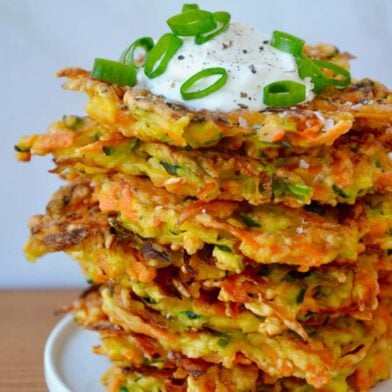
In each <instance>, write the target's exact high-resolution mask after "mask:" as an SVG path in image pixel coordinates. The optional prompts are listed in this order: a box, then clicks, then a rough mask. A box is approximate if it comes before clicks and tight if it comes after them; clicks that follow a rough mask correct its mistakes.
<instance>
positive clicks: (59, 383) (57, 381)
mask: <svg viewBox="0 0 392 392" xmlns="http://www.w3.org/2000/svg"><path fill="white" fill-rule="evenodd" d="M74 329H75V321H74V320H73V318H72V316H71V315H69V314H68V315H66V316H65V317H64V318H63V319H62V320H61V321H60V322H59V323H57V325H56V326H55V327H54V328H53V330H52V332H51V333H50V335H49V337H48V339H47V341H46V344H45V350H44V371H45V381H46V384H47V387H48V389H49V391H56V392H72V391H71V390H70V389H69V388H68V387H67V385H66V384H65V382H64V380H63V379H62V377H61V375H60V374H59V372H58V369H59V366H57V363H58V359H57V358H58V352H59V350H60V349H61V346H62V344H63V341H64V340H66V339H67V337H68V336H69V335H71V334H72V331H74Z"/></svg>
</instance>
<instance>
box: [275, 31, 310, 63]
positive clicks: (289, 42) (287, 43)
mask: <svg viewBox="0 0 392 392" xmlns="http://www.w3.org/2000/svg"><path fill="white" fill-rule="evenodd" d="M304 45H305V41H304V40H303V39H301V38H298V37H296V36H295V35H291V34H289V33H285V32H284V31H277V30H275V31H274V32H273V33H272V39H271V46H273V47H274V48H276V49H279V50H282V51H283V52H287V53H290V54H292V55H293V56H294V57H300V56H301V55H302V49H303V47H304Z"/></svg>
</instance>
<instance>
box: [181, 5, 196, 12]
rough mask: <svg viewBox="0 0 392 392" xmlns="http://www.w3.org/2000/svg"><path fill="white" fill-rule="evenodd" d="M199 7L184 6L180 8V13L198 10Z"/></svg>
mask: <svg viewBox="0 0 392 392" xmlns="http://www.w3.org/2000/svg"><path fill="white" fill-rule="evenodd" d="M198 9H199V6H198V5H197V4H196V3H192V4H184V5H183V6H182V12H186V11H190V10H198Z"/></svg>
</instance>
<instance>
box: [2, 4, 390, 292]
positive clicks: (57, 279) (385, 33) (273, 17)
mask: <svg viewBox="0 0 392 392" xmlns="http://www.w3.org/2000/svg"><path fill="white" fill-rule="evenodd" d="M189 2H191V1H189ZM182 3H183V1H177V0H170V1H163V0H127V1H125V0H122V1H120V0H118V1H107V0H106V1H105V0H84V1H81V0H79V1H76V0H68V1H66V0H63V1H53V0H52V1H49V0H48V1H44V0H36V1H32V0H30V1H28V0H18V1H15V0H0V78H1V83H0V124H1V128H2V129H1V137H2V141H1V144H0V148H1V150H0V151H1V154H0V160H1V164H0V168H1V169H0V170H1V183H0V184H1V192H0V217H1V218H0V219H1V221H0V250H1V251H0V252H1V253H0V288H8V287H66V286H80V285H82V284H84V280H83V279H82V275H81V273H80V271H79V268H78V266H77V265H76V263H75V262H72V261H70V259H69V258H68V257H67V256H65V255H63V254H53V255H49V256H46V257H45V258H43V259H41V260H39V261H38V262H37V263H35V264H30V263H28V262H26V261H25V260H24V257H23V254H22V251H21V248H22V246H23V243H24V242H25V240H26V238H27V235H28V231H27V228H26V222H27V220H28V218H29V216H31V215H32V214H34V213H39V212H42V211H44V208H45V205H46V202H47V201H48V199H49V197H50V195H51V194H52V193H53V192H54V191H55V190H56V188H57V187H58V186H59V184H60V181H59V180H58V179H57V178H56V177H55V176H54V175H50V174H48V173H47V171H48V170H49V169H50V168H51V167H52V164H51V161H50V158H35V159H33V161H32V162H31V163H29V164H22V163H17V162H15V161H14V157H13V156H14V153H13V145H14V144H15V142H16V141H17V140H18V138H19V137H20V136H22V135H25V134H30V133H33V132H35V133H41V132H43V131H44V130H45V129H46V127H47V126H48V125H49V124H50V123H51V122H52V121H54V120H56V119H59V118H61V116H62V115H63V114H64V113H67V114H71V113H74V114H83V106H84V104H85V101H86V100H85V97H84V96H83V95H82V94H77V93H72V92H64V91H62V90H61V88H60V85H61V81H60V80H56V79H55V77H54V74H55V72H56V71H57V70H58V69H60V68H62V67H64V66H81V67H85V68H90V67H91V64H92V63H93V60H94V58H95V57H106V58H111V59H117V58H118V56H119V55H120V54H121V52H122V50H123V49H124V48H125V47H126V46H128V45H129V44H130V43H131V42H132V41H133V40H134V39H136V38H138V37H140V36H145V35H151V36H159V35H160V34H162V33H164V32H166V31H167V27H166V24H165V21H166V19H167V18H168V17H169V16H171V15H173V14H175V13H177V12H179V10H180V9H181V5H182ZM199 4H200V5H201V6H204V7H205V8H207V9H210V10H227V11H229V12H231V14H232V20H234V21H240V22H245V23H248V24H250V25H253V26H254V27H256V28H257V29H258V30H260V31H263V32H266V33H271V31H272V30H274V29H280V30H284V31H287V32H290V33H292V34H296V35H298V36H300V37H302V38H304V39H306V41H307V42H308V43H317V42H329V43H334V44H335V45H337V46H338V47H340V49H342V50H348V51H350V52H351V53H352V54H355V55H356V56H357V57H358V59H357V60H356V61H354V62H353V66H352V73H353V75H354V76H355V77H357V78H360V77H371V78H374V79H377V80H380V81H382V82H384V83H385V84H387V85H389V86H392V72H391V67H392V50H391V49H392V22H391V20H392V1H391V0H328V1H325V0H274V1H271V0H241V1H237V0H231V1H230V0H212V1H211V0H210V1H199Z"/></svg>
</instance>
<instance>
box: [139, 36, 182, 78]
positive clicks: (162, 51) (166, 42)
mask: <svg viewBox="0 0 392 392" xmlns="http://www.w3.org/2000/svg"><path fill="white" fill-rule="evenodd" d="M181 45H182V39H181V38H178V37H176V36H175V35H174V34H172V33H166V34H164V35H162V37H161V38H159V41H158V42H157V43H156V44H155V46H154V47H153V48H152V49H151V50H150V51H149V52H148V54H147V58H146V61H145V63H144V73H145V74H146V76H148V77H149V78H150V79H153V78H156V77H157V76H159V75H162V74H163V73H164V72H165V71H166V68H167V66H168V64H169V61H170V59H171V58H172V57H173V56H174V55H175V54H176V52H177V50H178V49H179V48H180V47H181Z"/></svg>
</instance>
